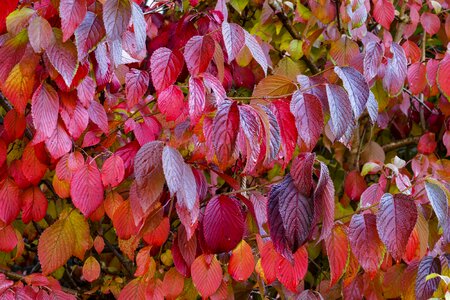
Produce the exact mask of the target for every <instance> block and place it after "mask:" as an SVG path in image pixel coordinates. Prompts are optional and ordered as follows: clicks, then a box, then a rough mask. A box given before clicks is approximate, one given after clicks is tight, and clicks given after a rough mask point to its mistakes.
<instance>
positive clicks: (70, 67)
mask: <svg viewBox="0 0 450 300" xmlns="http://www.w3.org/2000/svg"><path fill="white" fill-rule="evenodd" d="M54 33H55V38H56V40H55V43H53V44H52V45H51V46H49V47H48V48H47V50H46V53H47V56H48V59H49V60H50V62H51V64H52V65H53V67H55V69H56V70H57V71H58V73H59V74H61V76H62V78H63V79H64V83H65V84H66V86H68V87H70V86H71V84H72V81H73V78H74V77H75V73H76V72H77V66H78V61H77V58H78V57H77V48H76V47H75V45H74V44H73V42H72V41H71V40H68V41H66V42H65V43H63V42H62V41H61V38H62V37H61V32H60V31H57V30H55V31H54Z"/></svg>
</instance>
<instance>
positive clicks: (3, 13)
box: [0, 0, 19, 33]
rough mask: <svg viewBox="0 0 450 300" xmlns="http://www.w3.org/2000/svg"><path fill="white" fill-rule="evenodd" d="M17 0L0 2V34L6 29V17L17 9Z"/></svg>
mask: <svg viewBox="0 0 450 300" xmlns="http://www.w3.org/2000/svg"><path fill="white" fill-rule="evenodd" d="M18 3H19V0H10V1H2V2H1V4H0V33H4V30H5V29H6V22H5V21H6V17H7V16H8V15H9V14H10V13H11V12H13V11H14V10H15V9H16V8H17V4H18Z"/></svg>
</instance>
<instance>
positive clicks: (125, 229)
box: [112, 201, 140, 240]
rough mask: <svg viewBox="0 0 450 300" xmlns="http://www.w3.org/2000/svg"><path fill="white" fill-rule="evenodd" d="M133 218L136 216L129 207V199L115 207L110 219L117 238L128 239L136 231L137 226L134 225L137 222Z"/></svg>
mask: <svg viewBox="0 0 450 300" xmlns="http://www.w3.org/2000/svg"><path fill="white" fill-rule="evenodd" d="M135 219H136V218H135V217H134V212H133V211H132V207H131V201H123V202H122V203H121V204H120V205H119V206H118V207H117V208H116V209H115V211H114V215H113V217H112V221H113V225H114V228H115V229H116V233H117V236H118V237H119V238H121V239H123V240H128V239H130V238H131V237H132V236H135V235H136V234H137V233H138V229H139V228H138V226H136V223H137V222H136V221H135ZM138 223H139V222H138ZM139 225H140V224H139Z"/></svg>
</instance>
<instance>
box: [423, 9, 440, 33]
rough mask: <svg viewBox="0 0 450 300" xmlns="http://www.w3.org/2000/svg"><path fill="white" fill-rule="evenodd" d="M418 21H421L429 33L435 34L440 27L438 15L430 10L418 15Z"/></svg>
mask: <svg viewBox="0 0 450 300" xmlns="http://www.w3.org/2000/svg"><path fill="white" fill-rule="evenodd" d="M420 23H422V26H423V28H424V29H425V31H426V32H427V33H428V34H430V35H433V34H436V33H437V32H438V31H439V28H440V27H441V21H440V20H439V17H438V16H437V15H435V14H433V13H430V12H424V13H423V14H422V15H421V16H420Z"/></svg>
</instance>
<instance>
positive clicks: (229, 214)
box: [202, 195, 244, 253]
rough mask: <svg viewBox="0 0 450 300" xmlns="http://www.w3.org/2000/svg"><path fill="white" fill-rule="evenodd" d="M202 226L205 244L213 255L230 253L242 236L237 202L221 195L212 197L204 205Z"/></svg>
mask: <svg viewBox="0 0 450 300" xmlns="http://www.w3.org/2000/svg"><path fill="white" fill-rule="evenodd" d="M202 225H203V232H204V236H205V241H206V244H207V245H208V248H209V249H210V250H211V251H212V252H213V253H220V252H228V251H231V250H232V249H233V248H235V247H236V245H237V244H238V243H239V242H240V241H241V240H242V236H243V234H244V217H243V215H242V211H241V207H240V205H239V202H238V201H237V200H236V199H235V198H231V197H228V196H223V195H222V196H216V197H213V198H212V199H211V200H209V202H208V204H207V205H206V209H205V216H204V218H203V224H202Z"/></svg>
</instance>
